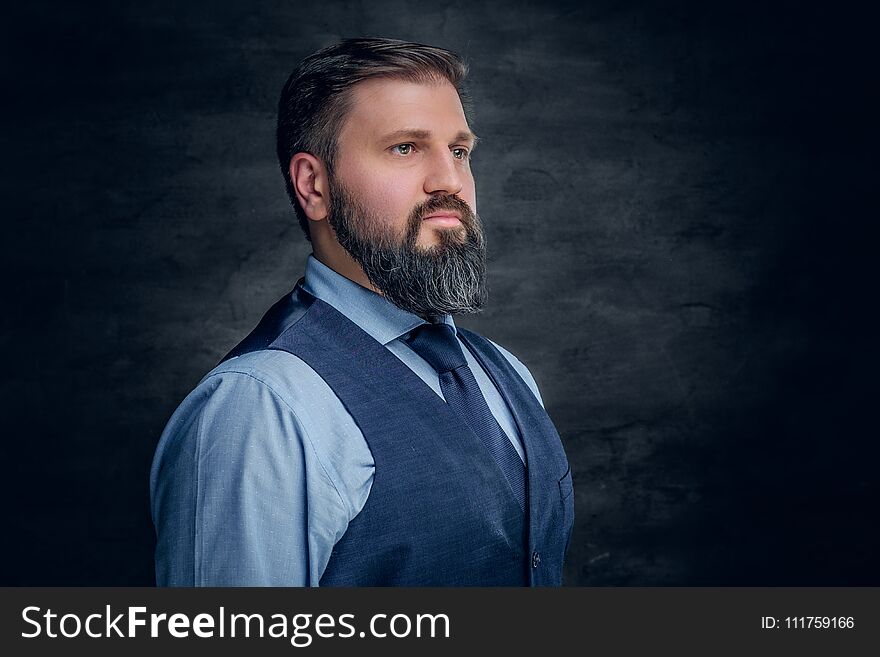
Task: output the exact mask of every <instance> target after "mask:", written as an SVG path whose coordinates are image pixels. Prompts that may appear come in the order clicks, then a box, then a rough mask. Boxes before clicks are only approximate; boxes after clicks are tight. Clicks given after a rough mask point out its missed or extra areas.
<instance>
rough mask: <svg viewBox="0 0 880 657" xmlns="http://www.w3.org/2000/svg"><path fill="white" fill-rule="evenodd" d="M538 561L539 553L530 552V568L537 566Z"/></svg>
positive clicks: (539, 561) (539, 560)
mask: <svg viewBox="0 0 880 657" xmlns="http://www.w3.org/2000/svg"><path fill="white" fill-rule="evenodd" d="M539 563H541V555H540V554H538V553H537V552H532V568H537V567H538V564H539Z"/></svg>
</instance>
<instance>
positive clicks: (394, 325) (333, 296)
mask: <svg viewBox="0 0 880 657" xmlns="http://www.w3.org/2000/svg"><path fill="white" fill-rule="evenodd" d="M302 287H303V289H304V290H305V291H306V292H308V293H309V294H311V295H312V296H313V297H316V298H318V299H320V300H321V301H323V302H324V303H327V304H329V305H331V306H333V307H334V308H335V309H336V310H338V311H339V312H341V313H342V314H343V315H345V316H346V317H348V319H350V320H351V321H353V322H354V323H355V324H357V325H358V326H359V327H360V328H362V329H363V330H364V331H365V332H366V333H368V334H369V335H370V336H371V337H373V339H375V340H376V341H378V342H379V343H381V344H383V345H384V344H388V343H389V342H392V341H393V340H395V339H397V338H399V337H400V336H401V335H403V334H405V333H409V332H410V331H412V330H413V329H414V328H415V327H417V326H420V325H422V324H425V323H426V322H425V320H424V319H422V318H421V317H419V316H418V315H414V314H413V313H410V312H407V311H406V310H402V309H401V308H398V307H397V306H395V305H394V304H393V303H391V302H390V301H388V300H387V299H386V298H385V297H383V296H382V295H380V294H376V293H375V292H373V291H372V290H368V289H367V288H365V287H363V286H361V285H358V284H357V283H355V282H354V281H352V280H350V279H348V278H346V277H345V276H343V275H342V274H339V273H337V272H336V271H334V270H332V269H330V267H328V266H327V265H325V264H324V263H322V262H321V261H320V260H318V259H317V258H316V257H315V256H314V254H310V255H309V258H308V261H307V262H306V273H305V279H304V280H303V282H302ZM440 321H442V322H443V323H444V324H449V325H450V326H451V327H452V328H453V329H454V328H455V322H454V321H453V320H452V315H443V316H442V317H441V318H440Z"/></svg>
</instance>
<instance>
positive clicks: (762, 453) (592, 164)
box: [0, 1, 880, 585]
mask: <svg viewBox="0 0 880 657" xmlns="http://www.w3.org/2000/svg"><path fill="white" fill-rule="evenodd" d="M710 5H711V7H710ZM869 24H870V21H868V20H867V18H860V17H857V16H852V15H850V14H848V13H847V12H846V11H844V10H843V9H842V8H841V6H840V5H838V4H836V3H835V4H831V3H829V6H828V7H825V8H810V9H808V8H806V6H805V5H802V4H800V3H787V4H784V5H780V6H779V7H778V8H776V9H768V7H767V4H766V3H763V4H761V5H759V6H756V8H744V5H742V4H741V3H735V2H729V3H723V5H720V4H718V3H702V2H682V1H679V2H668V3H656V4H651V3H636V4H633V3H621V2H612V1H606V2H582V3H581V2H578V3H569V4H565V3H547V2H541V3H539V2H534V3H526V2H514V3H500V2H485V3H481V2H441V1H437V2H433V3H425V4H424V8H418V9H417V8H416V5H415V4H414V3H410V2H403V1H397V2H394V1H386V2H354V1H352V2H344V3H331V2H281V1H276V2H244V1H241V2H186V3H171V2H168V3H158V2H154V3H151V2H136V3H135V2H112V3H103V6H102V3H93V4H86V3H82V6H80V7H77V6H75V5H72V4H71V3H66V2H57V3H54V4H53V3H47V2H41V3H21V5H20V6H19V7H18V8H17V9H16V10H15V11H14V12H13V13H12V15H11V16H10V17H9V20H8V21H7V24H6V25H5V26H4V28H3V29H4V30H5V34H4V35H3V41H2V42H3V43H4V46H5V48H4V50H5V52H4V53H3V64H2V73H3V78H4V84H3V87H4V90H5V91H6V92H7V93H6V94H4V95H5V96H6V99H5V100H4V102H3V106H2V107H0V113H2V116H3V125H4V128H5V129H6V134H5V136H4V137H3V140H4V157H3V175H2V176H0V188H2V190H3V199H4V201H3V202H4V212H3V226H4V229H5V230H4V235H5V240H4V243H5V248H4V258H3V262H2V267H3V275H4V281H5V285H4V288H5V290H6V294H7V295H8V300H7V301H6V303H4V307H5V312H4V313H3V320H2V344H3V346H4V352H3V353H4V360H5V365H6V367H5V368H4V375H3V387H2V400H3V405H4V408H3V415H4V418H5V420H6V422H5V424H6V431H4V438H3V448H4V455H3V456H4V463H6V464H7V465H6V468H5V471H6V476H5V478H4V485H5V486H6V487H8V488H9V493H8V494H7V496H6V497H5V498H4V499H5V500H6V502H7V510H6V514H7V520H6V523H5V524H6V532H5V534H6V537H7V538H6V539H5V540H4V546H3V550H4V551H5V552H7V553H8V554H6V555H5V558H3V559H2V563H3V567H4V571H3V573H2V580H0V583H2V584H150V583H152V581H153V579H152V577H153V575H152V549H153V530H152V525H151V522H150V518H149V507H148V489H147V477H148V469H149V464H150V460H151V457H152V452H153V449H154V447H155V444H156V441H157V439H158V436H159V434H160V432H161V430H162V427H163V426H164V423H165V422H166V420H167V419H168V417H169V416H170V414H171V412H172V411H173V410H174V408H175V407H176V405H177V404H178V403H179V402H180V400H181V399H182V398H183V397H184V396H185V395H186V393H187V392H188V391H189V390H190V389H191V388H192V386H194V385H195V383H196V382H197V381H198V380H199V379H200V378H201V376H202V375H203V374H204V373H205V372H207V371H208V370H209V369H211V367H213V365H214V364H215V363H216V362H217V360H218V359H219V358H220V357H221V356H222V355H223V354H224V353H226V351H227V350H228V349H229V348H230V347H232V346H233V345H234V344H235V343H236V342H237V341H238V340H239V339H240V338H241V337H242V336H243V335H245V334H246V333H247V332H248V331H249V330H250V328H251V327H252V326H253V325H254V324H255V323H256V322H257V321H258V319H259V317H260V316H261V314H262V312H263V311H264V310H265V309H266V308H268V306H269V305H271V303H272V302H273V301H274V300H275V299H276V298H278V297H279V296H280V295H282V294H283V293H285V292H286V291H287V290H289V289H290V288H291V287H292V285H293V283H294V282H295V281H296V279H297V278H298V277H299V276H300V274H301V272H302V268H303V265H304V262H305V258H306V256H307V255H308V253H309V248H308V246H307V243H306V242H305V241H304V240H303V239H302V237H301V235H300V233H299V228H298V226H297V225H296V221H295V218H294V216H293V214H292V211H291V210H290V208H289V206H288V203H287V199H286V197H285V194H284V189H283V184H282V181H281V177H280V174H279V173H278V170H277V164H276V162H275V161H274V143H273V132H274V111H275V104H276V102H277V95H278V93H279V91H280V88H281V85H282V84H283V82H284V80H285V79H286V77H287V75H288V74H289V72H290V70H291V69H292V68H293V67H294V66H295V64H296V63H297V62H298V61H299V60H300V59H301V58H302V57H303V56H305V55H307V54H309V53H310V52H312V51H313V50H315V49H317V48H319V47H321V46H324V45H327V44H329V43H331V42H333V41H335V40H336V39H338V38H340V37H345V36H357V35H384V36H392V37H397V38H404V39H410V40H416V41H423V42H428V43H433V44H437V45H441V46H445V47H448V48H451V49H454V50H457V51H459V52H461V53H462V54H464V55H465V56H466V57H467V58H468V59H469V61H470V63H471V73H472V82H473V96H474V98H475V101H476V110H477V111H476V120H475V125H474V128H475V130H476V132H477V133H478V134H479V135H480V136H481V138H482V144H481V146H480V148H479V150H478V152H477V153H476V159H475V163H474V167H475V171H476V175H477V182H478V195H479V209H480V212H481V215H482V217H483V219H484V222H485V224H486V226H487V232H488V239H489V248H490V259H491V279H490V281H491V292H492V297H491V302H490V304H489V306H488V308H487V309H486V311H485V312H484V313H483V314H482V315H480V316H476V317H470V318H464V319H462V323H463V324H464V325H466V326H469V327H471V328H476V329H477V330H479V331H481V332H484V333H485V334H487V335H488V336H489V337H492V338H493V339H495V340H496V341H498V342H500V343H501V344H503V345H505V346H507V347H508V348H509V349H511V350H512V351H513V352H514V353H516V354H517V355H519V356H520V358H521V359H522V360H523V361H524V362H525V363H526V364H527V365H528V366H529V367H530V368H531V370H532V372H533V373H534V375H535V377H536V379H537V380H538V383H539V385H540V386H541V389H542V392H543V396H544V399H545V402H546V405H547V408H548V410H549V412H550V414H551V416H552V417H553V418H554V420H555V421H556V424H557V426H558V428H559V430H560V433H561V435H562V437H563V439H564V441H565V445H566V448H567V451H568V454H569V458H570V460H571V463H572V467H573V471H574V474H575V486H576V516H577V519H576V528H575V533H574V538H573V542H572V549H571V553H570V555H569V560H568V563H567V567H566V576H567V581H568V583H570V584H581V585H588V584H589V585H657V584H673V585H674V584H770V585H772V584H802V585H803V584H875V585H876V584H878V583H880V572H878V567H877V565H876V559H875V557H876V553H877V551H878V547H880V545H878V543H880V541H878V529H877V522H876V501H877V476H876V462H877V455H878V450H877V447H876V438H877V431H876V428H875V425H874V424H873V423H872V421H871V420H872V418H871V411H872V409H873V408H874V407H875V406H876V402H875V401H874V400H875V398H876V393H877V385H876V372H877V369H878V359H877V347H876V344H875V336H876V332H877V331H876V324H874V323H873V321H872V318H873V314H874V313H873V308H872V306H873V305H874V304H875V303H876V293H875V292H874V281H875V280H876V276H875V274H874V267H873V249H874V247H875V244H876V241H875V240H873V239H872V237H873V234H874V232H875V231H874V230H873V226H872V223H873V222H875V221H876V209H875V203H874V202H873V199H872V198H871V197H870V196H869V191H870V188H869V184H876V182H875V181H876V179H877V175H876V174H877V165H876V159H875V152H876V151H875V149H873V148H872V147H871V146H870V144H869V141H868V138H869V137H870V136H871V135H872V134H873V135H874V137H876V128H871V126H872V125H874V124H875V121H876V116H877V107H876V104H877V103H876V95H875V94H876V84H872V83H870V82H869V80H870V79H871V76H874V79H876V78H875V76H876V73H875V72H874V71H873V70H872V69H871V68H870V67H869V66H868V65H867V62H868V40H867V39H866V35H867V28H866V26H867V25H869ZM871 89H874V91H873V92H871ZM10 537H14V538H10Z"/></svg>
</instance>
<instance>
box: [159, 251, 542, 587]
mask: <svg viewBox="0 0 880 657" xmlns="http://www.w3.org/2000/svg"><path fill="white" fill-rule="evenodd" d="M302 286H303V288H304V289H305V291H306V292H308V293H309V294H311V295H312V296H314V297H317V298H319V299H321V300H323V301H324V302H326V303H328V304H330V305H331V306H333V307H334V308H335V309H336V310H338V311H339V312H341V313H342V314H344V315H345V316H346V317H348V319H350V320H351V321H353V322H354V323H355V324H357V325H358V326H359V327H360V328H362V329H363V330H364V331H365V332H366V333H368V334H369V335H370V336H372V337H373V338H375V339H376V340H377V341H378V342H379V343H381V344H383V345H384V346H385V347H386V348H387V349H388V350H389V351H390V352H391V353H393V354H394V355H395V356H396V357H397V358H399V359H400V360H401V361H402V362H403V363H404V364H405V365H406V366H407V367H409V368H410V369H411V370H412V371H413V372H414V373H415V374H417V375H418V376H419V377H420V378H421V379H422V380H423V381H424V382H425V383H426V384H428V385H429V386H430V387H431V388H432V389H433V390H434V392H436V393H437V395H439V396H440V397H441V398H442V397H443V394H442V392H441V389H440V380H439V376H438V374H437V373H436V372H435V371H434V369H433V368H431V366H430V365H428V363H427V362H425V361H424V360H423V359H422V358H421V357H420V356H419V355H417V354H416V353H415V352H414V351H412V350H411V349H410V348H409V347H408V346H407V345H406V343H405V342H403V340H401V337H403V336H405V335H406V334H407V333H408V332H409V331H411V330H412V329H414V328H415V327H416V326H418V325H420V324H423V323H424V320H423V319H422V318H421V317H418V316H417V315H413V314H411V313H408V312H406V311H404V310H401V309H400V308H398V307H397V306H395V305H393V304H392V303H390V302H389V301H387V300H386V299H385V298H384V297H382V296H381V295H378V294H376V293H375V292H372V291H371V290H368V289H366V288H364V287H362V286H360V285H358V284H357V283H354V282H353V281H351V280H349V279H347V278H345V277H344V276H341V275H340V274H338V273H336V272H335V271H333V270H332V269H330V268H329V267H327V266H326V265H324V264H322V263H321V262H320V261H319V260H317V259H316V258H315V257H314V256H309V259H308V262H307V265H306V272H305V279H304V281H303V283H302ZM302 311H303V307H302V306H299V307H296V308H293V309H292V310H291V313H290V315H289V317H288V320H289V321H286V322H285V323H284V326H285V327H286V326H289V325H290V324H291V323H293V322H294V321H295V320H296V319H297V318H298V317H299V316H301V314H302ZM443 321H444V322H446V323H447V324H450V325H452V326H455V324H454V322H453V320H452V317H451V316H449V315H447V316H445V317H444V318H443ZM493 344H494V343H493ZM495 346H496V347H498V345H495ZM498 349H499V351H500V352H501V353H502V354H503V355H504V356H505V357H506V358H507V360H508V361H510V363H511V365H512V366H513V367H514V368H515V369H516V371H517V372H518V373H519V374H520V376H522V378H523V380H524V381H525V382H526V384H527V385H528V386H529V387H530V388H531V390H532V392H534V394H535V396H536V397H537V398H538V400H539V401H541V397H540V393H539V392H538V387H537V385H536V384H535V380H534V379H533V378H532V375H531V374H530V373H529V371H528V370H527V369H526V367H525V366H524V365H523V364H522V363H521V362H520V361H519V360H517V358H516V357H515V356H513V355H512V354H510V353H509V352H508V351H506V350H505V349H503V348H501V347H498ZM462 351H463V352H464V355H465V358H466V359H467V362H468V365H469V366H470V368H471V370H472V371H473V373H474V376H475V378H476V380H477V383H478V384H479V386H480V389H481V390H482V392H483V395H484V396H485V398H486V401H487V402H488V404H489V408H490V410H491V411H492V413H493V414H494V415H495V417H496V418H497V420H498V422H499V424H500V425H501V427H502V429H504V432H505V433H506V434H507V436H508V437H509V438H510V440H511V442H512V443H513V445H514V447H515V448H516V450H517V453H519V455H520V458H522V457H523V448H522V444H521V441H520V436H519V432H518V430H517V428H516V423H515V421H514V419H513V416H512V415H511V414H510V411H509V409H508V408H507V405H506V404H505V402H504V400H503V399H502V397H501V395H500V393H499V392H498V390H497V389H496V388H495V386H494V384H493V383H492V382H491V380H490V379H489V377H488V375H487V374H486V372H485V371H484V370H483V368H482V367H481V366H480V365H479V364H478V363H477V361H476V360H475V359H474V357H473V355H472V354H471V353H470V351H469V350H468V349H467V347H465V346H464V345H462ZM542 404H543V402H542ZM374 469H375V468H374V463H373V458H372V455H371V453H370V449H369V447H368V445H367V443H366V440H365V439H364V436H363V434H362V433H361V431H360V429H359V428H358V427H357V425H356V424H355V423H354V420H353V419H352V417H351V415H350V414H349V413H348V411H346V410H345V407H344V406H343V405H342V402H341V401H340V400H339V398H338V397H337V396H336V395H335V394H334V392H333V391H332V390H331V389H330V387H329V386H328V385H327V384H326V383H325V382H324V380H323V379H322V378H321V377H320V376H319V375H318V374H317V373H316V372H315V371H314V370H313V369H312V368H311V367H309V366H308V365H306V363H305V362H303V361H302V360H300V359H299V358H297V357H296V356H294V355H293V354H290V353H288V352H286V351H278V350H263V351H254V352H250V353H246V354H243V355H241V356H238V357H235V358H231V359H229V360H227V361H226V362H224V363H222V364H220V365H219V366H217V367H216V368H214V369H213V370H212V371H211V372H209V373H208V374H207V375H206V376H205V377H204V378H203V379H202V380H201V382H200V383H199V384H198V386H197V387H196V388H195V390H193V391H192V392H191V393H190V394H189V395H188V396H187V397H186V399H184V400H183V402H182V403H181V405H180V406H179V407H178V409H177V410H176V411H175V412H174V414H173V415H172V417H171V419H170V420H169V421H168V425H167V426H166V427H165V431H164V432H163V433H162V437H161V439H160V441H159V445H158V447H157V448H156V455H155V457H154V460H153V468H152V472H151V477H150V499H151V507H152V514H153V523H154V524H155V527H156V533H157V539H158V540H157V546H156V581H157V583H158V585H159V586H317V585H318V582H319V580H320V579H321V575H322V574H323V572H324V569H325V568H326V566H327V563H328V561H329V559H330V553H331V551H332V549H333V546H334V545H335V544H336V542H337V541H338V540H339V539H340V538H341V537H342V535H343V534H344V533H345V530H346V529H347V527H348V523H349V522H350V521H351V520H352V519H353V518H354V517H355V516H356V515H357V514H358V513H359V512H360V510H361V509H362V508H363V506H364V504H365V503H366V501H367V497H368V496H369V493H370V486H371V485H372V482H373V472H374Z"/></svg>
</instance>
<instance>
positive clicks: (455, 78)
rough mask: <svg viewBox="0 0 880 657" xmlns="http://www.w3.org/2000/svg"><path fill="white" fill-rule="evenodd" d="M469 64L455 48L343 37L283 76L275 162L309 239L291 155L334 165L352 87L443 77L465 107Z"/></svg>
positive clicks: (432, 79) (330, 169)
mask: <svg viewBox="0 0 880 657" xmlns="http://www.w3.org/2000/svg"><path fill="white" fill-rule="evenodd" d="M466 76H467V65H466V64H465V62H464V61H463V60H462V58H461V57H459V56H458V55H456V54H455V53H453V52H450V51H448V50H444V49H443V48H437V47H435V46H426V45H423V44H421V43H409V42H407V41H398V40H396V39H377V38H362V39H346V40H344V41H341V42H339V43H337V44H335V45H332V46H329V47H327V48H323V49H321V50H319V51H318V52H316V53H314V54H312V55H309V56H308V57H306V58H305V59H304V60H303V61H302V63H301V64H300V65H299V67H298V68H297V69H296V70H295V71H294V72H293V73H292V74H291V76H290V77H289V78H288V79H287V83H286V84H285V85H284V89H283V90H282V91H281V99H280V100H279V101H278V132H277V148H278V163H279V164H280V166H281V172H282V173H283V174H284V181H285V183H286V185H287V194H288V196H290V201H291V203H293V207H294V210H295V211H296V216H297V218H298V219H299V223H300V226H301V227H302V229H303V232H304V233H305V235H306V239H308V240H309V241H311V237H310V235H309V221H308V218H307V217H306V215H305V212H304V211H303V209H302V208H301V207H300V205H299V202H298V201H297V198H296V192H295V191H294V188H293V181H292V180H291V179H290V160H291V158H292V157H293V156H294V155H295V154H296V153H302V152H305V153H311V154H312V155H314V156H315V157H317V158H319V159H320V160H321V161H322V162H324V164H325V165H326V167H327V170H328V172H332V171H333V165H334V159H335V156H336V151H337V142H336V139H337V136H338V134H339V132H340V130H341V128H342V124H343V122H344V120H345V117H346V115H347V114H348V111H349V109H350V108H351V88H352V86H354V85H355V84H357V83H358V82H363V81H364V80H369V79H372V78H383V77H384V78H397V79H403V80H409V81H413V82H425V83H430V82H437V81H443V80H446V81H448V82H449V83H450V84H452V86H453V87H455V89H456V91H457V92H458V95H459V98H460V99H461V102H462V107H463V108H464V111H465V116H466V117H467V116H468V115H469V114H470V103H469V99H468V97H467V93H466V91H465V89H464V80H465V77H466Z"/></svg>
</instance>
